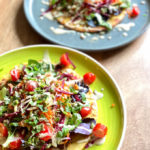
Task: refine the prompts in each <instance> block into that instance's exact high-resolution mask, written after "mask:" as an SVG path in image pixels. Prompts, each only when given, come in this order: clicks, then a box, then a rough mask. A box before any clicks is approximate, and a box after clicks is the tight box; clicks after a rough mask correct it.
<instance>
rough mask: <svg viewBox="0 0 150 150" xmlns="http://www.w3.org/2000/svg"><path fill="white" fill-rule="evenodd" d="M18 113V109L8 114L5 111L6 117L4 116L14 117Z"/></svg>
mask: <svg viewBox="0 0 150 150" xmlns="http://www.w3.org/2000/svg"><path fill="white" fill-rule="evenodd" d="M19 113H20V111H18V112H13V113H10V114H8V113H5V117H6V118H7V117H15V116H17V115H18V114H19Z"/></svg>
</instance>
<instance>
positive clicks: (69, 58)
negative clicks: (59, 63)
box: [66, 53, 76, 69]
mask: <svg viewBox="0 0 150 150" xmlns="http://www.w3.org/2000/svg"><path fill="white" fill-rule="evenodd" d="M66 56H67V59H68V61H69V62H70V64H71V65H72V66H73V68H74V69H75V68H76V66H75V65H74V64H73V62H72V61H71V60H70V58H69V55H68V53H66Z"/></svg>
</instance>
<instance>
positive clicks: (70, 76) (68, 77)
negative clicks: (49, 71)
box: [58, 73, 74, 80]
mask: <svg viewBox="0 0 150 150" xmlns="http://www.w3.org/2000/svg"><path fill="white" fill-rule="evenodd" d="M65 77H66V78H67V80H69V79H74V76H73V75H72V74H69V73H63V74H62V75H61V76H60V78H58V79H59V80H62V79H63V78H65Z"/></svg>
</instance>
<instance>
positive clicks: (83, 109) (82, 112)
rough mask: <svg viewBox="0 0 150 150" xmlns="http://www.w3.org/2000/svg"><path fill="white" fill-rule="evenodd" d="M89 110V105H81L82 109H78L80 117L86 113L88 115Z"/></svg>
mask: <svg viewBox="0 0 150 150" xmlns="http://www.w3.org/2000/svg"><path fill="white" fill-rule="evenodd" d="M90 112H91V108H90V107H82V109H81V110H80V114H81V116H82V117H86V116H87V115H89V114H90Z"/></svg>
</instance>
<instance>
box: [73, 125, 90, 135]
mask: <svg viewBox="0 0 150 150" xmlns="http://www.w3.org/2000/svg"><path fill="white" fill-rule="evenodd" d="M73 132H74V133H78V134H83V135H90V134H91V133H92V129H91V126H90V124H87V123H81V124H80V125H79V126H78V127H77V128H76V129H75V130H74V131H73Z"/></svg>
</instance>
